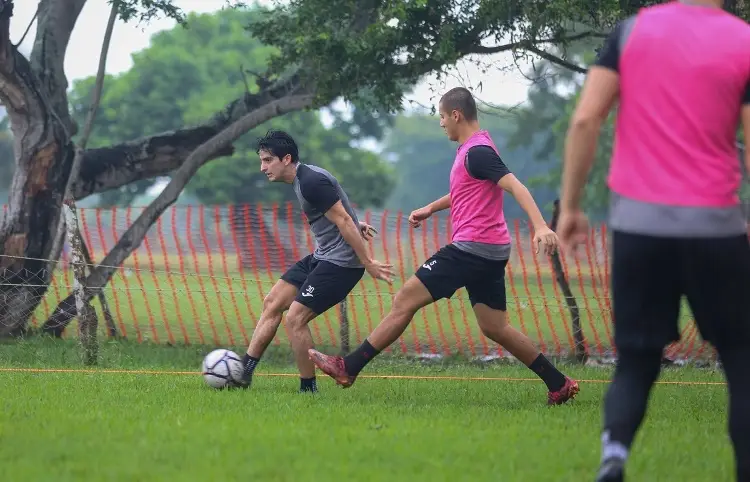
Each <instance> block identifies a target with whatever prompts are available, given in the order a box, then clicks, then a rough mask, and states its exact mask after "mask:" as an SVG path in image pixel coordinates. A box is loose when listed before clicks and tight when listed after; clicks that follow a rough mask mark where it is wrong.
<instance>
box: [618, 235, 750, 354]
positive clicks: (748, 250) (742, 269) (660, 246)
mask: <svg viewBox="0 0 750 482" xmlns="http://www.w3.org/2000/svg"><path fill="white" fill-rule="evenodd" d="M683 295H684V296H685V297H686V298H687V301H688V304H689V305H690V309H691V311H692V313H693V317H694V319H695V322H696V324H697V325H698V329H699V330H700V333H701V336H702V337H703V339H704V340H706V341H709V342H711V344H713V345H714V346H715V347H716V348H717V349H718V350H719V351H721V350H722V349H724V348H727V349H731V348H733V347H744V346H747V344H748V343H750V243H748V238H747V236H745V235H740V236H734V237H729V238H711V239H708V238H703V239H679V238H657V237H652V236H644V235H638V234H628V233H623V232H618V231H615V232H614V233H613V238H612V296H613V300H612V302H613V311H614V325H615V345H616V346H617V348H618V349H622V348H633V349H662V348H664V347H665V346H666V345H668V344H669V343H670V342H673V341H677V340H679V339H680V331H679V316H680V308H681V307H680V305H681V304H682V296H683Z"/></svg>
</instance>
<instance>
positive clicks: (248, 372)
mask: <svg viewBox="0 0 750 482" xmlns="http://www.w3.org/2000/svg"><path fill="white" fill-rule="evenodd" d="M258 362H260V358H255V357H254V356H250V355H248V354H247V353H245V356H243V357H242V367H243V369H244V370H243V374H242V378H244V379H246V380H249V379H251V378H253V372H254V371H255V367H256V366H258Z"/></svg>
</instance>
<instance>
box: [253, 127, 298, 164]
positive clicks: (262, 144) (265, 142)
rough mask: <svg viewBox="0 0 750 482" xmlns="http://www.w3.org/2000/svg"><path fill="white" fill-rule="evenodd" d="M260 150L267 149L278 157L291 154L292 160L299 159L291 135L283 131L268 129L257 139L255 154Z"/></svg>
mask: <svg viewBox="0 0 750 482" xmlns="http://www.w3.org/2000/svg"><path fill="white" fill-rule="evenodd" d="M260 151H268V152H270V153H271V154H273V155H274V156H275V157H278V158H279V159H283V158H284V157H285V156H286V155H287V154H288V155H290V156H292V162H295V163H296V162H297V161H299V149H298V148H297V143H296V142H294V139H292V136H290V135H289V134H287V133H286V132H284V131H268V132H266V135H265V136H263V137H261V138H259V139H258V144H257V148H256V150H255V153H256V154H260Z"/></svg>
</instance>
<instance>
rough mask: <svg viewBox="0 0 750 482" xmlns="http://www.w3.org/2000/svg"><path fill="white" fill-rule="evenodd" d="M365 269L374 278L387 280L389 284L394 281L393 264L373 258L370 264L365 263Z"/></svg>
mask: <svg viewBox="0 0 750 482" xmlns="http://www.w3.org/2000/svg"><path fill="white" fill-rule="evenodd" d="M365 269H366V270H367V272H368V273H370V276H372V277H373V278H375V279H377V280H380V281H385V282H386V283H388V284H391V283H393V274H394V273H393V265H392V264H386V263H381V262H380V261H378V260H376V259H373V260H372V261H371V262H370V263H369V264H367V265H365Z"/></svg>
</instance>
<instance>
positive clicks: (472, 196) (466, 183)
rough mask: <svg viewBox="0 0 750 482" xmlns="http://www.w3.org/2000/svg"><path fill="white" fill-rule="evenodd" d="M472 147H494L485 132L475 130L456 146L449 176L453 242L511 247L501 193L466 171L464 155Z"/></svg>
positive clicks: (490, 184)
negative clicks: (508, 245) (506, 245)
mask: <svg viewBox="0 0 750 482" xmlns="http://www.w3.org/2000/svg"><path fill="white" fill-rule="evenodd" d="M474 146H490V147H492V149H493V150H494V151H495V152H496V153H497V152H498V151H497V147H495V143H494V142H492V138H490V135H489V133H488V132H487V131H478V132H476V133H475V134H474V135H472V136H471V137H470V138H469V139H468V140H467V141H466V142H464V143H463V144H462V145H460V146H459V147H458V152H457V153H456V159H455V160H454V161H453V168H451V177H450V195H451V224H452V229H453V241H454V242H456V241H468V242H474V243H486V244H510V242H511V239H510V233H508V226H507V225H506V223H505V216H504V215H503V190H502V188H501V187H500V186H498V185H497V184H495V183H494V182H492V181H483V180H479V179H475V178H473V177H471V175H469V173H468V172H467V171H466V164H465V162H466V155H467V153H468V152H469V149H471V148H472V147H474Z"/></svg>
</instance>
